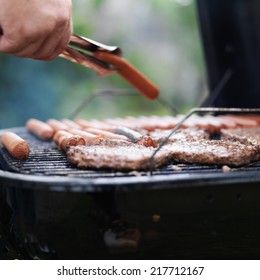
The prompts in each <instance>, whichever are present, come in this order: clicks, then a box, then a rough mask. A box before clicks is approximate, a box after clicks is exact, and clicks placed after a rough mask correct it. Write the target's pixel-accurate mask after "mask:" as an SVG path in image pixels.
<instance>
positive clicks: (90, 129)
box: [84, 127, 129, 141]
mask: <svg viewBox="0 0 260 280" xmlns="http://www.w3.org/2000/svg"><path fill="white" fill-rule="evenodd" d="M84 131H86V132H89V133H92V134H96V135H98V136H101V137H103V138H108V139H118V140H123V141H129V139H128V138H127V137H126V136H125V135H120V134H116V133H113V132H110V131H107V130H102V129H98V128H93V127H88V128H85V129H84Z"/></svg>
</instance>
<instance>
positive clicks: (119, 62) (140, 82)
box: [93, 51, 159, 99]
mask: <svg viewBox="0 0 260 280" xmlns="http://www.w3.org/2000/svg"><path fill="white" fill-rule="evenodd" d="M93 55H94V56H96V57H97V58H99V59H100V60H102V61H105V62H108V63H110V64H112V65H113V66H115V67H117V68H118V69H117V73H118V74H119V75H121V76H122V77H123V78H125V79H126V80H127V81H128V82H129V83H130V84H132V85H133V86H134V87H135V88H136V89H137V90H139V91H140V93H142V94H143V95H144V96H145V97H147V98H149V99H155V98H156V97H157V96H158V95H159V89H158V88H157V86H156V85H154V84H153V83H152V82H151V81H149V80H148V79H147V78H146V77H145V76H144V75H143V74H142V73H140V72H139V71H138V70H137V69H136V68H134V67H133V66H132V65H131V64H130V63H128V62H127V60H125V59H124V58H122V57H120V56H118V55H115V54H111V53H106V52H102V51H96V52H94V53H93Z"/></svg>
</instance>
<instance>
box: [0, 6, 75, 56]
mask: <svg viewBox="0 0 260 280" xmlns="http://www.w3.org/2000/svg"><path fill="white" fill-rule="evenodd" d="M71 10H72V3H71V0H30V1H28V0H0V28H1V33H2V35H0V52H3V53H6V54H12V55H15V56H18V57H28V58H33V59H39V60H52V59H54V58H55V57H56V56H58V55H59V54H60V53H61V52H62V51H63V50H64V48H65V47H66V45H67V44H68V42H69V39H70V35H71V32H72V20H71Z"/></svg>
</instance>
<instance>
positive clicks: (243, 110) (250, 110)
mask: <svg viewBox="0 0 260 280" xmlns="http://www.w3.org/2000/svg"><path fill="white" fill-rule="evenodd" d="M195 113H201V114H205V113H260V108H218V107H205V108H204V107H201V108H193V109H191V110H190V111H189V112H188V114H186V115H185V116H184V117H183V119H181V120H180V121H179V122H178V123H177V124H176V126H175V127H174V128H173V129H172V131H171V132H170V133H169V135H168V136H167V137H166V139H165V140H164V141H163V142H162V143H160V145H159V146H158V147H157V148H156V150H155V151H154V152H153V154H152V156H151V157H150V159H149V162H148V167H149V170H150V175H153V169H154V164H153V163H154V158H155V156H156V154H157V153H158V152H159V151H160V150H161V148H162V147H163V146H164V145H165V144H166V143H167V142H168V141H169V139H170V137H171V136H172V135H173V134H174V133H175V132H176V131H177V130H178V129H179V128H180V127H181V126H182V125H183V124H184V123H185V121H186V120H187V119H189V118H190V117H191V116H192V115H193V114H195Z"/></svg>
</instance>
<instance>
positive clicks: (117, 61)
mask: <svg viewBox="0 0 260 280" xmlns="http://www.w3.org/2000/svg"><path fill="white" fill-rule="evenodd" d="M60 57H63V58H65V59H68V60H70V61H73V62H76V63H78V64H81V65H83V66H85V67H88V68H91V69H93V70H95V71H96V72H97V73H98V74H99V75H100V76H102V77H104V76H106V75H109V74H111V73H115V72H116V73H118V74H119V75H121V76H122V77H123V78H124V79H125V80H127V81H128V82H129V83H131V84H132V85H133V86H134V87H135V88H136V89H137V90H138V91H139V92H140V93H142V94H143V95H144V96H146V97H147V98H149V99H155V98H156V97H157V96H158V94H159V90H158V88H157V87H156V86H155V85H154V84H153V83H151V82H150V81H149V80H148V79H147V78H146V77H145V76H144V75H143V74H142V73H140V72H139V71H138V70H137V69H135V68H134V67H133V66H132V65H131V64H129V63H128V62H127V61H126V60H125V59H124V58H123V57H122V51H121V50H120V48H118V47H115V46H107V45H104V44H101V43H98V42H95V41H93V40H90V39H87V38H84V37H81V36H78V35H76V34H73V35H72V36H71V39H70V42H69V44H68V46H67V48H66V49H65V50H64V51H63V52H62V53H61V54H60Z"/></svg>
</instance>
